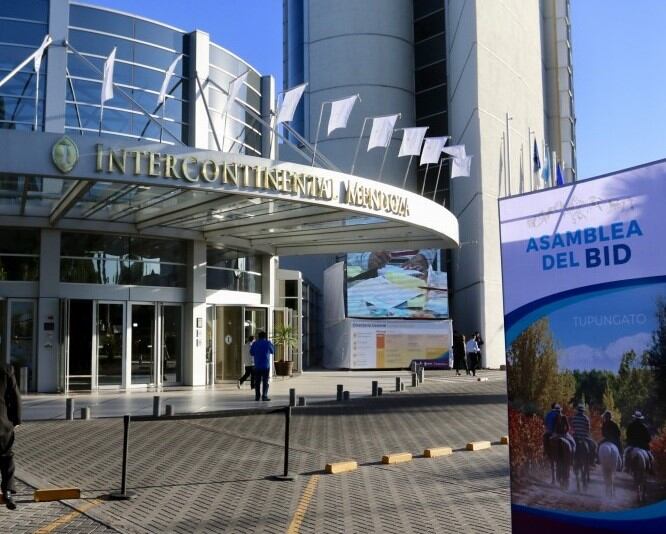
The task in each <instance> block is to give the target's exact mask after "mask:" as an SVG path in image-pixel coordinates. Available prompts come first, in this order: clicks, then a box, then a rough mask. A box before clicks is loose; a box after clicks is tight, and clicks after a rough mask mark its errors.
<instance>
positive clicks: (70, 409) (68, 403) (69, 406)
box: [65, 399, 74, 421]
mask: <svg viewBox="0 0 666 534" xmlns="http://www.w3.org/2000/svg"><path fill="white" fill-rule="evenodd" d="M65 419H67V421H73V420H74V399H65Z"/></svg>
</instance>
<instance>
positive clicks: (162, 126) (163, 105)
mask: <svg viewBox="0 0 666 534" xmlns="http://www.w3.org/2000/svg"><path fill="white" fill-rule="evenodd" d="M165 107H166V96H165V97H164V102H162V124H160V143H162V130H164V108H165Z"/></svg>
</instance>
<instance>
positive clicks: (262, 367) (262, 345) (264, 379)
mask: <svg viewBox="0 0 666 534" xmlns="http://www.w3.org/2000/svg"><path fill="white" fill-rule="evenodd" d="M250 354H251V355H252V357H253V358H254V400H256V401H258V400H259V397H261V400H265V401H269V400H271V399H269V398H268V374H269V370H270V368H271V354H275V348H274V347H273V343H271V342H270V341H268V339H267V338H266V332H263V331H262V332H259V333H258V334H257V340H256V341H255V342H254V343H253V344H252V347H250ZM262 384H263V386H262ZM262 387H263V395H260V389H261V388H262Z"/></svg>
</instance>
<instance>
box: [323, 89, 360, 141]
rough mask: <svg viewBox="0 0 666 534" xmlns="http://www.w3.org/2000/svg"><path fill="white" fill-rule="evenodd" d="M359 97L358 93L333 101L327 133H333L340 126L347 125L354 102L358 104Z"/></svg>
mask: <svg viewBox="0 0 666 534" xmlns="http://www.w3.org/2000/svg"><path fill="white" fill-rule="evenodd" d="M357 98H358V95H354V96H350V97H348V98H343V99H342V100H336V101H335V102H331V116H330V117H329V119H328V134H327V135H331V133H332V132H333V131H334V130H337V129H338V128H344V127H345V126H347V121H348V120H349V115H350V114H351V111H352V108H353V107H354V104H356V99H357Z"/></svg>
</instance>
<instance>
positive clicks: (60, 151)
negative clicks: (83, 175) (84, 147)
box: [51, 135, 79, 174]
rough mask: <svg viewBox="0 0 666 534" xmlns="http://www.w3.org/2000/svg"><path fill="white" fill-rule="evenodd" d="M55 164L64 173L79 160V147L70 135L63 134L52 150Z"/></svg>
mask: <svg viewBox="0 0 666 534" xmlns="http://www.w3.org/2000/svg"><path fill="white" fill-rule="evenodd" d="M51 157H52V158H53V164H54V165H55V166H56V167H57V168H58V170H59V171H60V172H62V173H64V174H67V173H68V172H69V171H71V170H72V169H73V168H74V166H75V165H76V163H77V162H78V161H79V149H78V147H77V146H76V144H75V143H74V141H72V140H71V139H70V138H69V137H67V136H66V135H63V136H62V137H61V138H60V139H58V141H57V142H56V143H55V144H54V145H53V150H51Z"/></svg>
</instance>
